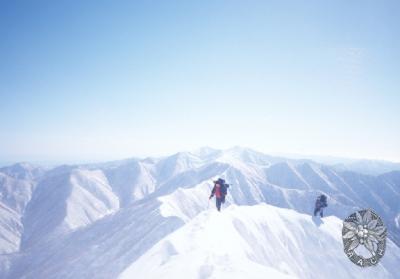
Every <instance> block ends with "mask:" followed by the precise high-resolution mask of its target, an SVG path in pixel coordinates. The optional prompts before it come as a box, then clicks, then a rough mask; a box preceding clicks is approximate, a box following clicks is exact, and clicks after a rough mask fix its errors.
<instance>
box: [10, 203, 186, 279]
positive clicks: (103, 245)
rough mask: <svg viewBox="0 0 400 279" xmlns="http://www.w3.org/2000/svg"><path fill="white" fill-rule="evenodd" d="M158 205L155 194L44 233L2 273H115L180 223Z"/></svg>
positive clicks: (28, 275) (81, 275) (101, 275)
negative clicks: (80, 224) (50, 234)
mask: <svg viewBox="0 0 400 279" xmlns="http://www.w3.org/2000/svg"><path fill="white" fill-rule="evenodd" d="M159 207H160V202H159V201H157V200H156V199H152V200H142V201H139V202H137V203H135V205H131V206H128V207H125V208H121V209H120V210H119V211H117V212H115V213H114V214H111V215H108V216H105V217H104V218H102V219H99V220H97V221H96V222H94V223H92V224H91V225H90V226H85V227H81V228H79V229H76V230H73V231H69V232H68V233H65V234H61V235H59V236H58V237H57V238H49V239H47V241H45V242H43V243H42V244H41V245H36V246H32V247H30V248H29V249H27V250H25V251H24V253H20V254H18V255H16V257H15V259H13V264H12V266H11V269H10V270H9V271H8V272H7V275H6V276H3V277H2V278H6V279H14V278H26V279H28V278H32V279H36V278H47V279H52V278H63V279H67V278H71V279H75V278H88V279H89V278H104V279H109V278H117V276H118V275H119V274H120V273H121V272H122V271H123V270H124V269H126V268H127V267H128V266H129V265H130V264H131V263H132V262H134V261H136V259H137V258H139V257H140V256H141V255H142V254H143V253H145V252H146V251H147V250H148V249H150V248H151V247H152V246H153V245H155V244H156V243H157V242H158V241H159V240H161V239H162V238H163V237H165V236H166V235H168V234H170V233H171V232H173V231H175V230H176V229H177V228H179V227H181V226H182V225H183V224H184V222H183V221H182V220H181V219H179V218H177V217H174V216H163V215H162V214H161V213H160V209H159ZM3 274H5V272H3ZM135 278H138V277H135Z"/></svg>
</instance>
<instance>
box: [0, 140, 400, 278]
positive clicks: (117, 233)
mask: <svg viewBox="0 0 400 279" xmlns="http://www.w3.org/2000/svg"><path fill="white" fill-rule="evenodd" d="M217 177H223V178H225V179H226V180H227V181H228V182H230V183H232V185H231V187H230V190H229V195H228V198H227V203H226V205H225V206H226V207H228V208H229V209H228V210H227V211H226V212H222V214H221V216H220V217H226V218H225V219H228V220H225V219H222V220H220V221H221V222H222V223H224V222H227V223H226V224H227V226H226V228H227V229H228V228H230V229H229V230H228V232H229V234H230V235H237V234H239V235H240V237H241V238H242V242H243V241H244V242H246V241H249V239H248V238H247V236H248V237H250V238H256V239H258V238H260V234H261V230H258V229H259V228H257V230H256V231H255V230H254V229H251V230H249V232H248V234H246V235H247V236H244V235H245V234H243V233H242V232H243V231H239V232H238V231H237V228H236V227H232V226H228V224H229V223H232V222H236V223H237V222H244V223H243V224H244V225H243V226H251V225H250V224H248V223H246V221H245V220H246V219H247V218H250V219H251V218H252V215H257V216H258V215H259V214H260V213H258V211H260V212H264V213H263V214H265V215H266V216H270V215H269V214H270V211H271V212H275V211H276V210H278V211H279V210H280V209H279V208H286V209H292V210H294V211H284V212H294V213H295V215H296V214H297V215H299V216H303V217H299V218H298V216H297V215H296V216H297V217H293V218H295V220H291V219H290V218H292V217H290V218H289V217H287V216H293V215H292V214H291V213H288V214H286V213H285V214H278V215H279V216H280V217H279V218H282V219H285V218H286V219H287V220H288V221H287V222H286V223H285V224H284V226H283V228H282V230H283V229H284V228H286V229H290V226H298V225H299V226H300V227H301V229H299V231H298V232H297V233H300V231H302V230H303V231H308V230H311V231H312V233H311V235H310V237H311V239H314V240H315V241H318V236H317V235H315V234H317V232H318V233H321V232H320V231H319V230H320V229H322V228H323V227H324V226H328V224H331V223H332V224H333V223H334V224H336V225H335V226H336V227H335V230H337V228H338V227H339V225H340V219H343V218H345V217H347V216H348V215H349V214H350V213H352V212H354V211H355V210H356V209H360V208H373V209H374V210H375V211H376V212H377V213H378V214H379V215H380V216H381V217H382V218H383V220H384V221H385V223H386V225H387V227H388V230H389V238H390V239H391V241H393V242H390V245H391V246H388V249H390V250H393V251H398V250H396V249H398V248H397V246H398V245H399V244H400V227H399V225H398V224H399V221H398V220H399V216H400V204H399V202H398V201H399V200H400V172H397V171H393V172H389V173H385V174H381V175H377V176H373V175H365V174H361V173H356V172H351V171H346V170H338V169H337V168H335V167H332V166H327V165H321V164H318V163H315V162H313V161H310V160H291V159H286V158H280V157H273V156H269V155H265V154H262V153H259V152H256V151H253V150H251V149H246V148H240V147H236V148H232V149H228V150H216V149H210V148H203V149H200V150H196V151H193V152H181V153H177V154H174V155H172V156H167V157H162V158H145V159H129V160H122V161H116V162H107V163H104V164H92V165H75V166H60V167H57V168H54V169H51V170H49V169H45V168H41V167H38V166H32V165H30V164H17V165H14V166H10V167H5V168H0V275H1V276H0V277H2V278H3V277H4V278H117V277H118V276H120V275H121V274H129V273H127V272H128V271H127V270H137V269H138V268H139V269H140V270H142V271H143V268H142V267H140V266H142V265H139V266H138V265H137V263H138V262H140V261H141V259H142V258H143V257H145V258H146V257H149V259H154V260H156V259H158V258H157V257H158V256H155V258H154V257H153V256H149V253H150V251H155V252H154V253H155V254H157V253H161V254H162V253H164V252H165V251H164V252H160V251H159V250H157V249H156V248H155V247H156V246H157V245H161V244H159V243H162V242H165V240H166V239H168V238H169V237H172V235H173V234H175V233H176V234H183V235H184V233H181V231H185V230H187V229H186V228H187V227H191V229H193V230H195V229H196V228H198V227H201V226H203V225H204V224H203V225H202V224H200V223H201V222H204V223H207V224H209V223H210V222H211V224H215V225H217V224H216V223H218V222H214V221H215V220H217V219H215V218H219V217H217V216H218V215H216V216H215V214H213V212H212V211H211V210H213V208H214V205H213V204H212V203H209V201H208V196H209V194H210V187H211V182H212V180H213V179H215V178H217ZM320 193H325V194H327V195H328V197H329V207H328V209H327V211H326V213H327V214H328V215H331V216H330V217H328V218H327V219H326V223H324V224H321V226H316V227H315V228H314V227H312V226H311V225H312V223H309V222H308V221H306V220H308V219H307V218H308V217H309V216H308V217H307V216H305V215H303V214H306V215H307V214H308V215H309V214H310V213H311V212H312V209H313V205H314V201H315V198H316V196H317V195H318V194H320ZM260 204H262V205H260ZM265 204H269V205H272V206H273V207H272V206H266V205H265ZM230 205H232V206H230ZM243 206H244V207H243ZM276 207H279V208H277V209H276ZM243 214H245V217H243ZM271 214H272V213H271ZM248 215H250V216H248ZM202 216H203V217H202ZM334 216H336V217H334ZM271 218H272V215H271ZM279 218H278V219H279ZM288 218H289V219H288ZM332 218H333V219H332ZM338 218H339V219H338ZM286 219H285V220H286ZM201 220H202V221H201ZM213 220H214V221H213ZM233 220H236V221H233ZM238 220H239V221H238ZM274 220H275V219H274ZM299 220H300V221H299ZM331 220H336V221H331ZM196 222H197V225H193V224H196ZM257 222H259V223H262V224H264V223H265V222H267V221H266V220H264V219H262V218H261V219H258V221H257ZM276 222H278V221H276ZM291 222H294V223H293V224H292V225H291ZM296 222H300V223H301V224H297V223H296ZM324 222H325V221H324ZM257 224H258V223H257ZM294 224H296V225H294ZM307 224H308V225H307ZM303 225H304V227H303ZM314 225H315V224H314ZM258 226H259V225H256V227H258ZM285 226H289V227H285ZM329 226H334V225H329ZM222 227H224V228H225V226H222ZM222 227H220V229H222ZM271 229H272V227H268V228H265V231H266V233H267V236H268V237H270V236H271V235H269V232H271ZM171 233H172V234H171ZM193 235H197V236H199V237H200V235H201V230H200V231H198V232H196V231H194V232H193ZM182 237H183V238H184V239H186V236H182ZM336 237H337V236H336ZM339 237H340V236H339ZM200 239H201V237H200ZM228 239H229V238H228ZM206 240H207V239H203V240H202V241H206ZM336 240H337V239H336ZM336 240H335V241H336ZM296 243H297V244H296V245H297V246H302V247H308V246H310V245H311V244H310V243H308V242H307V241H306V240H305V239H297V240H296ZM334 243H335V245H336V246H335V249H336V250H334V249H333V248H332V251H331V252H329V253H332V255H331V256H332V257H333V258H335V259H337V261H336V264H338V265H339V267H338V268H342V272H347V271H349V270H350V271H353V269H347V267H346V268H345V267H344V266H343V265H342V264H343V262H341V260H339V258H340V259H341V257H343V256H345V255H344V253H343V252H342V251H341V254H340V253H339V252H338V251H340V249H342V248H341V247H337V245H339V244H340V241H339V242H338V241H336V242H334ZM198 244H199V243H194V245H195V247H194V248H193V249H197V248H196V247H199V246H196V245H198ZM396 244H397V246H396ZM262 245H264V246H265V247H267V246H268V245H267V244H262ZM293 245H295V244H293ZM167 246H168V245H167ZM172 246H173V247H175V246H174V245H172ZM264 246H263V247H264ZM168 247H171V246H168ZM168 247H167V248H166V249H167V250H168V249H169V248H168ZM271 247H273V246H271ZM282 247H283V248H282ZM285 247H286V246H276V247H275V248H274V249H284V248H285ZM310 247H311V246H310ZM390 247H392V248H390ZM199 248H200V247H199ZM286 248H287V247H286ZM339 248H340V249H339ZM154 249H156V250H154ZM163 249H164V248H163ZM171 249H172V248H171ZM173 249H175V248H173ZM238 249H239V250H240V251H237V253H238V255H241V256H240V257H239V259H240V260H243V262H244V263H246V264H245V266H244V267H245V268H244V271H246V268H250V267H252V268H254V269H255V270H260V274H263V272H267V273H268V272H271V274H276V276H278V275H279V276H283V277H285V276H292V277H293V276H294V277H299V278H315V277H314V275H311V273H312V272H313V270H316V269H315V267H313V266H312V265H307V266H306V267H304V270H301V269H299V268H295V267H294V266H297V265H300V262H299V261H300V259H301V258H300V257H294V258H290V257H289V256H287V255H286V254H284V255H283V256H282V258H281V259H282V266H285V265H286V264H289V262H290V263H291V264H293V265H294V266H290V265H289V267H282V266H279V265H275V264H270V263H271V262H269V261H268V260H267V259H264V261H262V262H261V263H260V262H259V258H257V257H255V256H251V257H247V258H243V257H242V255H244V254H246V255H247V254H252V253H253V254H254V253H255V254H257V253H261V252H254V251H248V247H247V246H245V245H240V246H239V248H238ZM265 249H267V248H265ZM315 249H317V248H315ZM338 249H339V250H338ZM161 250H162V249H161ZM175 250H176V249H175ZM157 251H158V252H157ZM178 252H179V253H178V254H179V255H178V256H179V257H181V258H182V259H186V258H187V257H186V256H185V255H188V254H187V251H186V250H184V249H183V250H179V251H178ZM214 252H216V251H208V250H206V251H203V250H201V251H200V250H199V251H198V253H199V254H198V255H202V256H205V254H207V255H208V254H210V253H211V254H212V253H214ZM194 253H197V252H196V251H194ZM204 253H205V254H204ZM262 253H264V252H262ZM390 253H391V252H390V251H388V255H389V254H390ZM167 254H168V253H167ZM196 255H197V254H196ZM235 255H236V254H235ZM178 256H177V257H176V258H179V257H178ZM228 256H229V255H228ZM286 256H287V257H286ZM235 257H236V256H235ZM254 257H255V258H254ZM285 257H286V259H285ZM309 257H310V258H311V259H313V256H312V255H309ZM189 258H190V257H189ZM386 258H390V257H386V256H385V257H384V259H386ZM196 259H197V258H193V261H194V262H193V265H194V266H192V269H190V270H191V271H193V273H192V274H195V275H193V276H197V277H193V278H209V277H210V278H215V277H217V275H218V274H221V272H222V271H221V270H225V269H224V268H225V267H223V266H218V267H216V266H214V267H213V268H212V270H213V271H212V272H211V271H210V270H211V268H210V267H207V266H209V265H210V264H207V263H206V264H205V265H206V267H205V268H203V269H202V271H201V272H200V273H198V271H196V270H197V269H196V268H197V267H199V266H197V264H200V262H196ZM229 260H232V261H233V262H234V261H237V260H238V258H234V259H229ZM269 260H271V259H269ZM314 260H316V259H314ZM344 260H346V261H348V262H349V264H351V263H350V261H349V260H348V259H347V258H344ZM166 261H167V262H168V265H169V264H171V266H175V265H176V264H178V263H179V261H178V262H175V261H169V260H168V259H167V260H166ZM182 261H183V260H182ZM386 261H388V260H386ZM393 261H394V262H396V263H399V262H398V258H396V257H392V258H391V260H390V261H388V262H387V263H383V267H380V268H381V269H379V270H380V272H378V273H379V274H381V277H382V278H391V277H390V276H391V275H390V274H391V272H392V262H393ZM201 264H202V265H203V264H204V262H202V263H201ZM260 264H261V266H260ZM195 267H196V268H195ZM221 268H222V269H221ZM157 270H158V271H157ZM242 271H243V270H232V272H231V273H230V274H232V276H234V274H236V275H235V276H236V277H238V278H239V277H240V276H239V274H241V272H242ZM157 272H164V271H163V268H160V269H155V267H154V273H152V274H158V273H157ZM246 272H247V271H246ZM267 273H265V274H267ZM378 273H376V275H377V276H378ZM171 274H172V273H171ZM343 274H344V273H343ZM374 274H375V273H374ZM208 275H209V277H207V276H208ZM121 276H122V275H121ZM149 276H150V278H153V277H151V276H152V275H151V274H150V275H149ZM201 276H202V277H201ZM219 276H221V275H219ZM378 277H379V276H378ZM186 278H188V277H186ZM218 278H220V277H218ZM222 278H223V277H222Z"/></svg>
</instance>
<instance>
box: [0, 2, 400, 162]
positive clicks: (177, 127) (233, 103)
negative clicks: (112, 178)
mask: <svg viewBox="0 0 400 279" xmlns="http://www.w3.org/2000/svg"><path fill="white" fill-rule="evenodd" d="M399 14H400V2H399V1H373V0H370V1H368V0H362V1H361V0H360V1H348V0H346V1H345V0H343V1H299V0H294V1H219V0H212V1H11V0H3V1H1V2H0V40H1V41H0V95H1V99H0V119H1V134H0V161H3V162H4V161H7V162H14V161H86V160H109V159H117V158H126V157H130V156H145V155H161V154H169V153H173V152H176V151H181V150H189V149H193V148H196V147H200V146H212V147H217V148H227V147H231V146H234V145H241V146H247V147H252V148H254V149H257V150H259V151H263V152H267V153H271V152H285V153H300V154H315V155H333V156H344V157H362V158H378V159H387V160H394V161H400V144H399V143H400V129H399V121H400V79H399V76H400V75H399V65H400V51H399V49H400V28H399V26H400V17H399Z"/></svg>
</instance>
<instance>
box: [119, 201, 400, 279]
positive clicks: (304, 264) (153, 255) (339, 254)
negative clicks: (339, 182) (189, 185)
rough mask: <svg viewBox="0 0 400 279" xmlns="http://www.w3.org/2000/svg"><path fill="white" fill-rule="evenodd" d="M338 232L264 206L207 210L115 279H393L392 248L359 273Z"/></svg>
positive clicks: (399, 256)
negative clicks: (378, 260) (379, 261)
mask: <svg viewBox="0 0 400 279" xmlns="http://www.w3.org/2000/svg"><path fill="white" fill-rule="evenodd" d="M169 213H172V212H171V211H170V212H169ZM178 215H179V213H178ZM341 229H342V221H341V220H339V219H338V218H336V217H333V216H332V217H328V218H325V219H323V220H320V219H313V218H312V217H311V216H309V215H304V214H300V213H298V212H296V211H293V210H288V209H280V208H276V207H273V206H268V205H266V204H260V205H255V206H235V205H232V206H230V207H228V208H227V209H226V210H225V211H223V212H216V211H215V210H207V211H203V212H202V213H200V214H199V215H197V216H196V217H195V218H193V219H192V220H191V221H190V222H188V223H187V224H186V225H185V226H183V227H181V228H180V229H178V230H177V231H175V232H174V233H172V234H170V235H168V236H166V237H165V238H164V239H162V240H161V241H160V242H158V243H157V244H156V245H155V246H153V247H152V248H151V249H150V250H148V251H147V252H146V253H145V254H144V255H142V256H141V257H140V258H139V259H138V260H137V261H135V262H134V263H133V264H132V265H130V266H129V267H128V268H127V269H126V270H125V271H124V272H123V273H122V274H121V276H120V277H119V278H144V279H150V278H244V277H248V278H335V279H336V278H396V275H397V271H396V270H397V265H398V264H399V263H400V249H399V248H398V247H397V246H396V245H395V244H394V243H392V242H391V241H389V242H388V245H387V252H386V255H385V257H384V258H383V259H382V262H381V263H380V264H379V265H378V266H377V267H376V268H370V269H360V268H359V267H357V266H355V265H354V264H353V263H351V262H350V261H349V259H348V258H347V256H346V255H345V254H344V252H343V251H342V240H341Z"/></svg>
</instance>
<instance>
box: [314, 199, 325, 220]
mask: <svg viewBox="0 0 400 279" xmlns="http://www.w3.org/2000/svg"><path fill="white" fill-rule="evenodd" d="M326 199H327V198H326V196H325V195H324V194H322V195H320V196H319V197H318V198H317V200H316V201H315V209H314V216H316V215H317V213H318V212H319V215H320V216H321V218H322V217H324V208H325V207H327V206H328V202H327V200H326Z"/></svg>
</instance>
